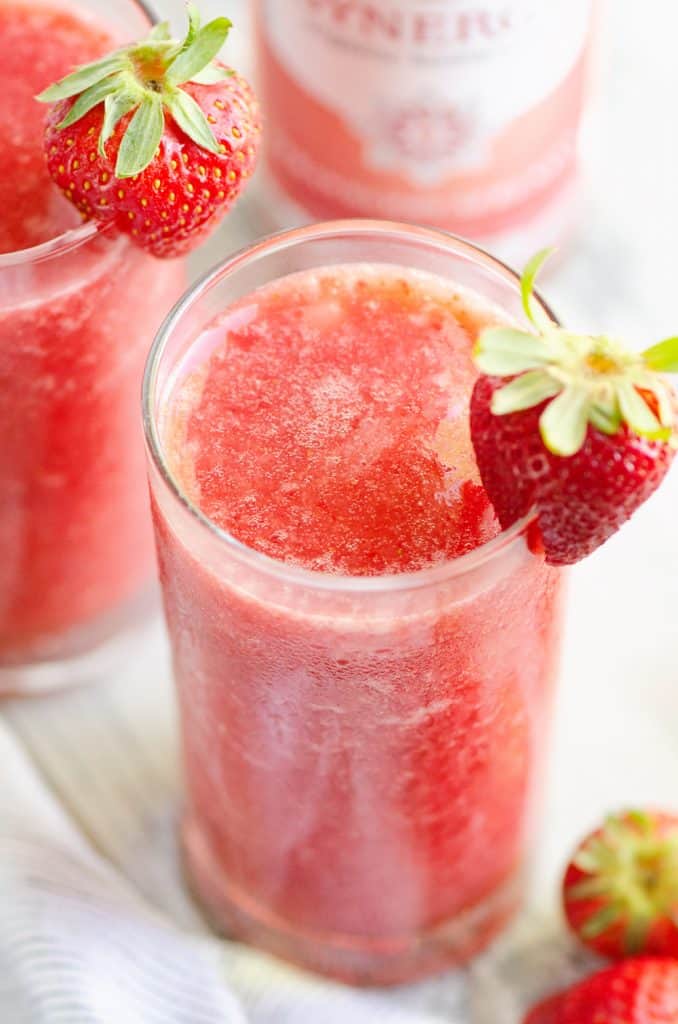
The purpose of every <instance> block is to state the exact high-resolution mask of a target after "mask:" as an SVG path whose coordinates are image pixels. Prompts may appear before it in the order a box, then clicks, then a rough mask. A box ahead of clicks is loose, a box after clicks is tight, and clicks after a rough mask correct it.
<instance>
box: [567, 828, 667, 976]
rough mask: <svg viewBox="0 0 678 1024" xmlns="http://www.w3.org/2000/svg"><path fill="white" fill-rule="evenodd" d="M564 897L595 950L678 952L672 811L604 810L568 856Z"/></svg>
mask: <svg viewBox="0 0 678 1024" xmlns="http://www.w3.org/2000/svg"><path fill="white" fill-rule="evenodd" d="M563 905H564V908H565V915H566V917H567V921H568V924H569V925H570V928H571V929H572V931H573V932H574V933H575V935H576V936H577V937H578V938H579V939H580V940H581V941H582V942H583V943H584V944H585V945H586V946H588V947H589V948H590V949H592V950H593V951H594V952H595V953H598V954H600V955H601V956H608V957H611V958H613V959H617V958H621V957H624V956H637V955H639V954H653V955H659V956H673V957H676V958H678V816H676V815H674V814H667V813H665V812H660V811H637V810H635V811H626V812H624V813H623V814H618V815H612V816H611V817H609V818H608V820H607V821H606V822H605V824H604V825H603V826H602V828H599V829H597V830H596V831H595V832H593V833H592V834H591V835H590V836H588V837H587V838H586V839H585V840H584V841H583V842H582V843H581V844H580V845H579V847H578V849H577V851H576V853H575V855H574V856H573V858H572V860H571V861H570V864H569V865H568V868H567V871H566V873H565V878H564V880H563Z"/></svg>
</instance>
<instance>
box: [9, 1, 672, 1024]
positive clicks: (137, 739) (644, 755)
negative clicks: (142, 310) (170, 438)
mask: <svg viewBox="0 0 678 1024" xmlns="http://www.w3.org/2000/svg"><path fill="white" fill-rule="evenodd" d="M674 3H675V0H647V2H646V3H643V4H640V3H638V2H637V0H611V2H610V3H609V4H608V5H607V8H606V9H605V14H604V17H603V19H602V21H601V39H600V43H601V56H600V66H599V69H598V75H597V87H596V96H595V102H594V105H593V109H592V112H591V115H590V118H589V124H588V126H587V132H586V146H585V166H584V183H583V184H584V190H583V201H582V217H581V220H580V222H579V225H578V227H577V229H576V232H575V234H574V237H573V238H572V239H571V241H570V243H569V246H568V248H567V250H566V252H565V253H564V254H563V258H562V260H561V262H560V263H559V265H558V267H557V268H556V269H555V270H553V271H552V272H551V276H550V278H549V279H548V280H547V281H545V282H544V289H545V291H546V292H547V294H548V297H549V299H550V300H551V301H552V304H553V305H554V307H555V309H556V310H557V311H558V313H559V314H560V315H561V317H562V318H563V319H564V320H565V322H567V323H571V324H573V325H580V326H582V327H583V326H586V327H587V328H588V329H601V330H602V329H605V330H607V331H616V332H618V333H620V334H621V335H623V336H627V337H629V338H630V339H635V340H636V341H637V343H638V345H639V346H644V345H646V344H649V343H650V342H651V341H654V340H658V339H659V338H661V337H663V336H665V335H668V334H671V333H678V124H677V123H676V118H675V97H676V95H678V62H676V60H675V53H674V47H675V39H676V30H677V29H678V14H677V12H676V11H675V9H674ZM241 42H242V41H241ZM263 209H265V207H264V206H262V205H260V197H254V198H252V199H250V200H245V201H243V204H242V205H241V207H240V208H239V210H238V212H237V213H236V214H235V215H234V216H233V217H232V218H230V219H229V222H228V224H227V225H226V226H225V227H224V228H223V229H222V230H221V231H220V233H219V236H218V238H217V239H215V240H214V241H213V242H212V243H211V245H210V251H209V253H208V254H207V255H206V256H204V257H203V262H204V261H205V260H206V259H209V260H210V261H213V260H214V259H216V258H217V257H218V256H219V255H223V254H225V253H226V252H227V251H228V250H229V249H232V248H236V247H238V246H239V245H240V244H243V243H244V242H245V241H247V240H248V239H249V238H251V237H254V236H255V235H256V234H257V233H259V232H260V231H261V228H262V224H265V221H266V217H265V216H264V215H263V214H262V210H263ZM266 229H268V225H266ZM1 713H2V715H3V717H4V719H5V721H6V722H7V723H8V724H9V726H10V728H11V729H12V730H13V732H14V733H15V735H16V736H17V737H18V738H19V740H20V742H21V743H22V744H23V745H24V746H25V748H26V750H27V751H28V752H29V755H30V757H31V758H32V759H33V760H34V762H35V764H36V765H37V766H38V768H39V771H40V772H41V773H42V775H43V777H44V780H45V784H46V786H48V787H49V788H50V789H52V790H53V791H54V793H55V794H56V795H57V796H58V799H59V800H60V801H61V803H62V804H63V805H64V807H65V808H66V809H67V811H68V813H69V814H70V815H72V817H73V818H74V819H75V821H76V822H77V823H78V825H79V827H80V828H81V829H82V830H83V832H84V833H85V834H86V835H87V836H88V837H90V839H91V840H92V842H93V843H94V844H95V846H96V847H98V849H99V850H100V851H102V852H103V853H104V854H105V855H106V856H107V857H108V858H110V859H111V860H112V861H113V862H114V863H115V864H116V865H117V866H119V868H120V869H121V870H122V871H123V872H124V873H125V874H126V875H127V876H128V877H129V878H130V880H131V881H133V883H134V884H135V885H136V886H137V887H138V888H139V889H140V890H141V891H142V892H143V893H145V894H146V895H147V896H148V897H149V898H150V900H151V901H154V902H156V903H157V904H158V905H159V906H161V907H162V908H163V909H165V910H167V911H168V912H169V913H171V914H172V915H173V916H174V917H175V918H176V919H177V920H178V921H179V922H182V923H184V924H186V925H187V926H190V927H194V926H196V925H197V924H198V923H199V917H198V916H197V912H196V911H195V909H194V907H193V906H192V904H191V901H190V899H189V898H188V896H187V894H186V893H185V891H184V889H183V886H182V884H181V881H180V875H179V872H178V869H177V861H176V850H175V843H174V839H173V836H174V832H173V829H174V820H175V814H176V808H177V802H178V767H177V750H176V728H175V711H174V702H173V695H172V690H171V685H170V672H169V666H168V660H167V653H166V644H165V639H164V634H163V630H162V626H161V624H160V623H157V624H156V627H155V628H154V630H153V631H152V634H151V635H150V636H149V638H148V642H147V644H146V645H145V649H144V650H143V651H142V652H141V653H138V654H135V656H134V657H133V658H132V659H131V662H130V664H129V665H128V666H127V667H126V669H125V671H124V672H123V673H121V675H120V677H119V678H116V679H111V680H110V682H109V683H106V684H105V685H102V686H99V687H97V688H96V689H94V688H92V689H89V690H87V689H83V690H79V691H77V692H72V693H66V694H62V695H60V696H55V697H50V698H45V699H40V700H32V701H29V702H23V703H19V702H14V703H11V704H7V705H5V706H4V708H3V709H2V712H1ZM547 789H548V801H547V803H548V806H547V813H546V817H545V822H544V829H543V833H542V840H541V846H540V854H539V857H538V860H537V864H536V867H535V874H534V899H535V901H537V902H539V903H540V904H541V905H543V906H545V907H548V906H549V905H552V904H554V903H555V899H556V889H555V884H554V882H555V879H556V878H557V876H558V874H559V871H560V870H561V866H562V864H563V862H564V859H565V857H566V854H567V852H568V849H569V847H570V846H571V845H572V843H573V842H574V841H575V839H576V837H577V836H578V835H580V834H581V833H582V832H583V831H585V830H586V829H587V828H589V827H590V826H591V825H593V824H594V823H595V822H597V821H598V820H599V818H600V817H601V816H602V815H604V814H605V813H606V812H607V811H609V810H610V809H612V808H616V807H618V806H620V805H629V804H649V805H655V806H664V805H666V806H668V807H670V806H673V807H674V808H678V470H675V469H674V471H673V472H672V473H671V475H670V478H669V480H668V481H667V483H666V484H665V486H664V487H663V489H662V491H661V493H659V494H657V495H656V496H655V497H654V498H653V499H652V500H651V501H650V502H649V503H648V505H647V506H645V508H643V510H642V511H641V512H640V513H639V514H638V516H637V517H636V518H635V520H634V521H633V522H632V523H631V524H630V525H629V526H628V527H627V528H626V529H625V530H624V531H623V532H622V533H621V534H619V535H618V536H617V537H616V538H614V539H613V540H612V541H611V542H609V544H607V545H606V546H605V547H604V548H602V549H601V550H600V551H599V552H597V553H596V554H595V555H594V556H593V557H591V558H590V559H589V560H588V561H586V562H585V563H584V564H582V565H580V566H578V567H576V568H575V569H574V570H573V571H572V573H571V592H570V611H569V621H568V628H567V638H566V644H565V651H564V658H563V669H562V676H561V684H560V697H559V706H558V709H557V716H556V726H555V737H554V746H553V757H552V761H551V767H550V774H549V780H548V787H547ZM142 854H143V855H142ZM474 1019H475V1018H474ZM478 1019H479V1018H478Z"/></svg>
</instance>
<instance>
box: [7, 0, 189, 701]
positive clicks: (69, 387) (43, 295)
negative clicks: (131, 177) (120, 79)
mask: <svg viewBox="0 0 678 1024" xmlns="http://www.w3.org/2000/svg"><path fill="white" fill-rule="evenodd" d="M147 25H148V20H147V17H146V15H145V14H144V13H143V10H142V8H141V7H138V6H136V5H135V4H133V3H131V2H124V0H119V2H117V3H116V4H114V5H113V10H112V11H107V14H106V18H105V19H104V18H103V16H102V18H101V19H100V18H99V17H98V16H95V13H94V12H93V11H92V10H86V11H83V10H77V9H76V8H74V7H70V6H68V7H65V6H64V7H60V6H59V7H57V6H46V5H44V6H43V5H34V4H28V3H26V4H20V3H14V2H7V0H0V90H1V91H2V97H3V100H2V104H0V165H1V166H2V168H3V174H2V176H0V434H1V435H2V438H3V441H2V445H1V446H0V693H1V692H5V691H7V690H10V689H11V690H18V691H20V692H21V691H24V690H26V689H35V688H42V687H46V686H51V685H63V684H68V683H69V682H72V681H73V680H75V679H77V678H78V676H79V674H82V675H83V678H85V677H87V676H88V675H89V674H90V673H91V672H93V671H95V670H96V666H97V664H99V663H98V662H97V660H96V657H95V655H94V653H93V652H94V650H95V648H99V650H101V648H100V645H101V644H104V643H105V642H107V641H110V640H111V638H112V637H113V636H114V635H116V634H118V633H119V631H120V630H122V629H123V628H124V627H125V626H126V625H127V624H129V622H130V620H131V619H132V618H133V617H138V614H139V609H140V607H141V603H142V601H143V598H142V594H143V592H144V591H146V590H147V589H148V586H149V580H150V578H151V575H152V567H153V555H152V542H151V531H150V526H149V524H148V515H147V511H146V508H145V481H144V472H143V444H142V439H141V432H140V428H139V424H138V413H137V401H138V397H137V396H138V391H139V387H140V382H141V374H142V367H143V362H144V359H145V355H146V352H147V349H148V347H149V344H150V341H151V339H152V337H153V334H154V332H155V330H156V329H157V327H158V324H159V323H160V321H161V319H162V317H163V315H164V314H165V313H166V311H167V309H168V308H169V307H170V306H171V304H172V302H173V301H174V300H175V298H176V296H177V295H178V294H179V292H180V290H181V287H182V279H183V273H182V269H181V265H180V264H179V263H176V262H169V263H162V264H161V263H159V262H158V261H156V260H154V259H152V258H151V257H150V256H147V255H145V254H144V253H142V252H141V251H140V250H138V249H136V248H133V247H132V246H131V245H130V244H129V243H128V241H127V240H125V239H123V238H121V237H120V236H118V235H117V234H116V232H115V231H114V230H109V229H102V228H97V227H96V226H94V224H86V225H83V224H81V222H80V217H79V214H78V213H77V211H76V210H75V209H74V208H73V207H72V206H71V205H70V203H69V202H68V201H67V200H66V199H65V198H63V197H62V196H61V195H60V194H59V192H58V190H57V189H56V187H55V186H54V185H53V184H52V182H51V179H50V178H49V175H48V173H47V168H46V165H45V159H44V155H43V152H42V125H43V121H44V119H45V115H46V110H45V108H44V107H43V106H42V105H41V104H39V103H38V102H37V101H36V100H35V98H34V97H35V95H36V93H38V92H39V91H40V90H41V89H42V88H44V87H45V86H46V85H48V84H49V83H50V82H52V81H54V79H56V78H58V77H60V76H61V75H63V74H64V73H66V72H67V71H69V70H70V69H71V68H72V67H73V66H74V65H77V64H81V63H83V62H85V61H87V60H92V59H93V58H95V57H97V56H98V55H100V54H101V53H103V52H105V51H106V50H109V49H110V48H111V46H112V45H116V44H117V42H119V41H121V40H123V39H126V38H128V37H129V36H130V35H131V36H135V35H138V34H139V32H140V31H143V30H144V27H147Z"/></svg>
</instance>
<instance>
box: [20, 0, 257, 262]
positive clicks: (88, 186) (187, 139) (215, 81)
mask: <svg viewBox="0 0 678 1024" xmlns="http://www.w3.org/2000/svg"><path fill="white" fill-rule="evenodd" d="M188 11H189V29H188V34H187V36H186V38H185V39H184V40H183V42H179V41H177V40H173V39H171V38H170V36H169V29H168V26H167V25H166V24H162V25H157V26H156V27H155V28H154V29H153V30H152V32H151V33H150V35H149V37H148V38H147V39H146V40H144V41H143V42H140V43H135V44H134V45H132V46H128V47H125V48H123V49H120V50H117V51H116V52H115V53H113V54H110V55H109V56H108V57H106V58H104V59H102V60H100V61H97V62H96V63H94V64H88V65H85V66H83V67H81V68H78V69H77V70H76V71H74V72H73V73H72V74H70V75H68V76H67V77H66V78H64V79H62V80H61V81H60V82H57V83H56V84H55V85H53V86H50V88H49V89H46V90H45V92H43V93H41V95H40V96H39V97H38V98H39V99H41V100H43V101H44V102H47V103H55V104H56V105H55V106H54V107H53V108H52V110H51V111H50V113H49V116H48V118H47V124H46V128H45V137H44V144H45V153H46V157H47V166H48V168H49V171H50V174H51V175H52V177H53V179H54V181H55V182H56V184H57V185H58V186H59V188H60V189H61V190H62V191H63V192H64V194H65V195H66V196H67V198H68V199H70V200H71V202H73V203H74V204H75V205H76V206H77V207H78V209H79V210H80V211H81V212H82V214H83V215H84V216H85V217H86V218H91V217H95V218H96V219H98V220H101V221H114V222H115V223H116V225H117V227H118V228H119V229H120V230H121V231H124V232H126V233H127V234H129V235H130V236H131V237H132V239H133V240H134V241H135V242H137V243H138V244H139V245H141V246H143V247H144V248H145V249H148V250H149V251H150V252H152V253H153V254H154V255H156V256H178V255H181V254H183V253H186V252H188V251H189V250H190V249H192V248H194V246H195V245H196V244H197V243H198V242H199V241H201V240H202V238H204V237H205V235H206V234H207V233H208V232H209V231H210V230H211V229H212V228H213V227H214V226H215V225H216V223H217V221H218V220H219V219H220V218H221V216H222V215H223V214H224V213H225V212H226V211H227V210H228V208H229V207H230V206H231V205H232V203H233V202H234V200H235V199H236V197H237V196H238V194H239V192H240V191H241V189H242V187H243V183H244V182H245V181H246V179H247V178H248V177H249V175H250V174H251V173H252V170H253V169H254V166H255V162H256V157H257V150H258V145H259V136H260V131H261V127H260V122H259V112H258V106H257V102H256V99H255V97H254V94H253V92H252V90H251V88H250V87H249V85H248V84H247V82H246V81H245V80H244V79H243V78H241V77H240V76H239V75H238V74H236V73H235V72H233V71H231V70H230V69H229V68H227V67H225V66H224V65H223V64H220V63H219V62H218V61H215V60H214V58H215V56H216V54H217V53H218V52H219V50H220V49H221V46H222V45H223V43H224V40H225V39H226V36H227V34H228V30H229V28H230V22H229V21H228V19H227V18H216V19H214V21H211V22H210V23H209V24H207V25H205V26H204V27H203V28H201V27H200V20H199V15H198V13H197V11H196V9H195V8H194V7H193V6H192V5H190V4H189V7H188Z"/></svg>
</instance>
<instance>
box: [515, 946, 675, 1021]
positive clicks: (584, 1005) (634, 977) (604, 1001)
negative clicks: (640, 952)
mask: <svg viewBox="0 0 678 1024" xmlns="http://www.w3.org/2000/svg"><path fill="white" fill-rule="evenodd" d="M676 1022H678V961H676V960H669V959H662V958H659V957H645V958H640V959H637V960H625V961H623V962H622V963H619V964H615V966H614V967H609V968H608V969H607V970H604V971H599V972H598V973H597V974H593V975H591V977H590V978H586V979H585V980H584V981H582V982H580V983H579V984H578V985H574V986H573V987H572V988H570V989H567V990H566V991H565V992H561V993H559V994H558V995H556V996H551V997H550V998H549V999H546V1000H545V1001H544V1002H543V1003H539V1004H538V1005H537V1006H535V1007H534V1008H533V1009H532V1010H530V1012H529V1013H528V1014H527V1016H526V1017H525V1020H524V1022H523V1024H676Z"/></svg>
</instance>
